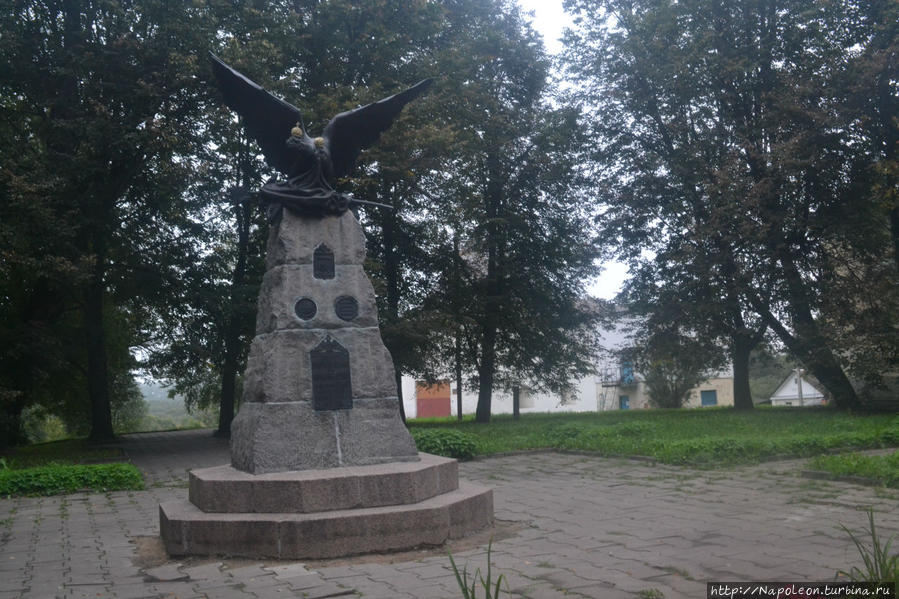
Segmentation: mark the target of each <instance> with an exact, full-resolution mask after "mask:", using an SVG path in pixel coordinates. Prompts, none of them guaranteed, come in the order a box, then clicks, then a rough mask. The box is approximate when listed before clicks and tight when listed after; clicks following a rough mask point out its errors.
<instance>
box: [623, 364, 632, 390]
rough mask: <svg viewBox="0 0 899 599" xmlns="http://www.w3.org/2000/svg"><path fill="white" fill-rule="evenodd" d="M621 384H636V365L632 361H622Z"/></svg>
mask: <svg viewBox="0 0 899 599" xmlns="http://www.w3.org/2000/svg"><path fill="white" fill-rule="evenodd" d="M621 384H622V385H633V384H634V365H633V364H632V363H631V362H622V363H621Z"/></svg>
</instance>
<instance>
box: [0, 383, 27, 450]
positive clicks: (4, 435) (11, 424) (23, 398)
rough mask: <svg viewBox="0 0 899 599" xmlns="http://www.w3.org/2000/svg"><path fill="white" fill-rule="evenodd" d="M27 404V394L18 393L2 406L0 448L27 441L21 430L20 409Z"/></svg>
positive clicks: (0, 414) (23, 408) (22, 443)
mask: <svg viewBox="0 0 899 599" xmlns="http://www.w3.org/2000/svg"><path fill="white" fill-rule="evenodd" d="M27 404H28V400H27V395H26V394H25V393H20V394H19V395H18V396H17V397H16V398H15V399H13V400H11V401H8V403H5V405H4V406H3V411H2V413H0V449H5V448H7V447H14V446H16V445H24V444H25V443H26V442H27V441H28V438H27V437H26V436H25V431H24V430H22V411H23V410H25V406H26V405H27Z"/></svg>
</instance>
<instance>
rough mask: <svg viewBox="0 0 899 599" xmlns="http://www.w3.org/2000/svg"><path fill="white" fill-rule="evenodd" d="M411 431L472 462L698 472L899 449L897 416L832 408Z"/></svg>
mask: <svg viewBox="0 0 899 599" xmlns="http://www.w3.org/2000/svg"><path fill="white" fill-rule="evenodd" d="M409 424H410V427H411V428H412V430H413V433H414V431H415V430H422V429H432V428H446V429H453V430H458V431H462V432H464V433H468V434H470V435H471V436H472V438H473V439H474V441H475V448H476V449H475V452H476V455H482V456H483V455H491V454H495V453H501V452H506V451H520V450H528V449H563V450H565V449H567V450H581V451H591V452H597V453H599V454H602V455H640V456H647V457H651V458H654V459H656V460H658V461H660V462H663V463H667V464H687V465H693V466H702V467H715V466H727V465H734V464H752V463H759V462H761V461H764V460H768V459H773V458H778V457H812V456H817V455H822V454H825V453H828V452H830V451H835V450H839V451H842V450H852V449H869V448H877V447H897V446H899V416H897V415H895V414H872V415H859V414H846V413H843V412H839V411H836V410H833V409H829V408H757V409H755V410H752V411H750V412H739V411H736V410H734V409H732V408H704V409H691V410H645V411H636V410H635V411H614V412H586V413H576V414H573V413H565V414H559V413H556V414H525V415H522V416H521V419H520V420H518V421H516V420H513V419H512V417H511V416H507V415H502V416H494V417H493V419H492V421H491V422H490V424H487V425H483V424H478V423H475V422H474V421H473V420H472V419H470V418H469V419H466V420H463V421H462V422H461V423H460V422H458V421H457V420H454V419H449V418H447V419H428V420H423V421H416V420H410V422H409Z"/></svg>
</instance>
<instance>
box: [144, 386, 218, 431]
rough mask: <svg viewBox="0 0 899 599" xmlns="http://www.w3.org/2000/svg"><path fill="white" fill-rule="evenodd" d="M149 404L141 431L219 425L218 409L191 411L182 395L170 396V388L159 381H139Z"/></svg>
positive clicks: (145, 399)
mask: <svg viewBox="0 0 899 599" xmlns="http://www.w3.org/2000/svg"><path fill="white" fill-rule="evenodd" d="M138 386H139V387H140V392H141V394H142V395H143V396H144V401H145V402H146V404H147V416H146V418H144V420H143V421H142V422H141V425H140V427H139V430H141V431H164V430H173V429H188V428H214V427H216V426H217V425H218V410H200V411H195V412H194V413H190V412H188V411H187V409H186V408H185V407H184V400H183V399H182V398H181V397H178V396H175V397H169V390H168V388H167V387H163V386H162V385H160V384H159V383H155V382H149V381H147V382H141V383H138Z"/></svg>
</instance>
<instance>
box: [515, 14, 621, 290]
mask: <svg viewBox="0 0 899 599" xmlns="http://www.w3.org/2000/svg"><path fill="white" fill-rule="evenodd" d="M518 4H519V5H520V6H521V7H522V8H523V9H524V10H525V12H528V11H534V18H533V20H532V21H531V23H532V24H533V26H534V29H536V30H537V31H538V32H540V34H541V35H542V36H543V43H544V44H545V45H546V49H547V50H548V51H549V52H550V53H552V54H557V53H558V52H559V51H560V50H561V49H562V44H561V43H560V42H559V38H560V37H562V30H563V29H565V27H567V26H568V25H570V24H571V17H570V16H569V15H568V13H566V12H565V10H564V9H563V8H562V0H518ZM603 267H604V271H603V273H602V275H601V276H600V277H599V278H598V279H597V280H595V281H592V282H591V283H590V285H589V287H588V289H589V291H590V294H591V295H595V296H596V297H601V298H604V299H612V298H613V297H614V296H615V294H617V293H618V291H619V290H620V289H621V284H622V283H623V282H624V280H625V279H626V278H627V267H626V266H625V265H624V264H621V263H618V262H607V263H605V264H604V265H603Z"/></svg>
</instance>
